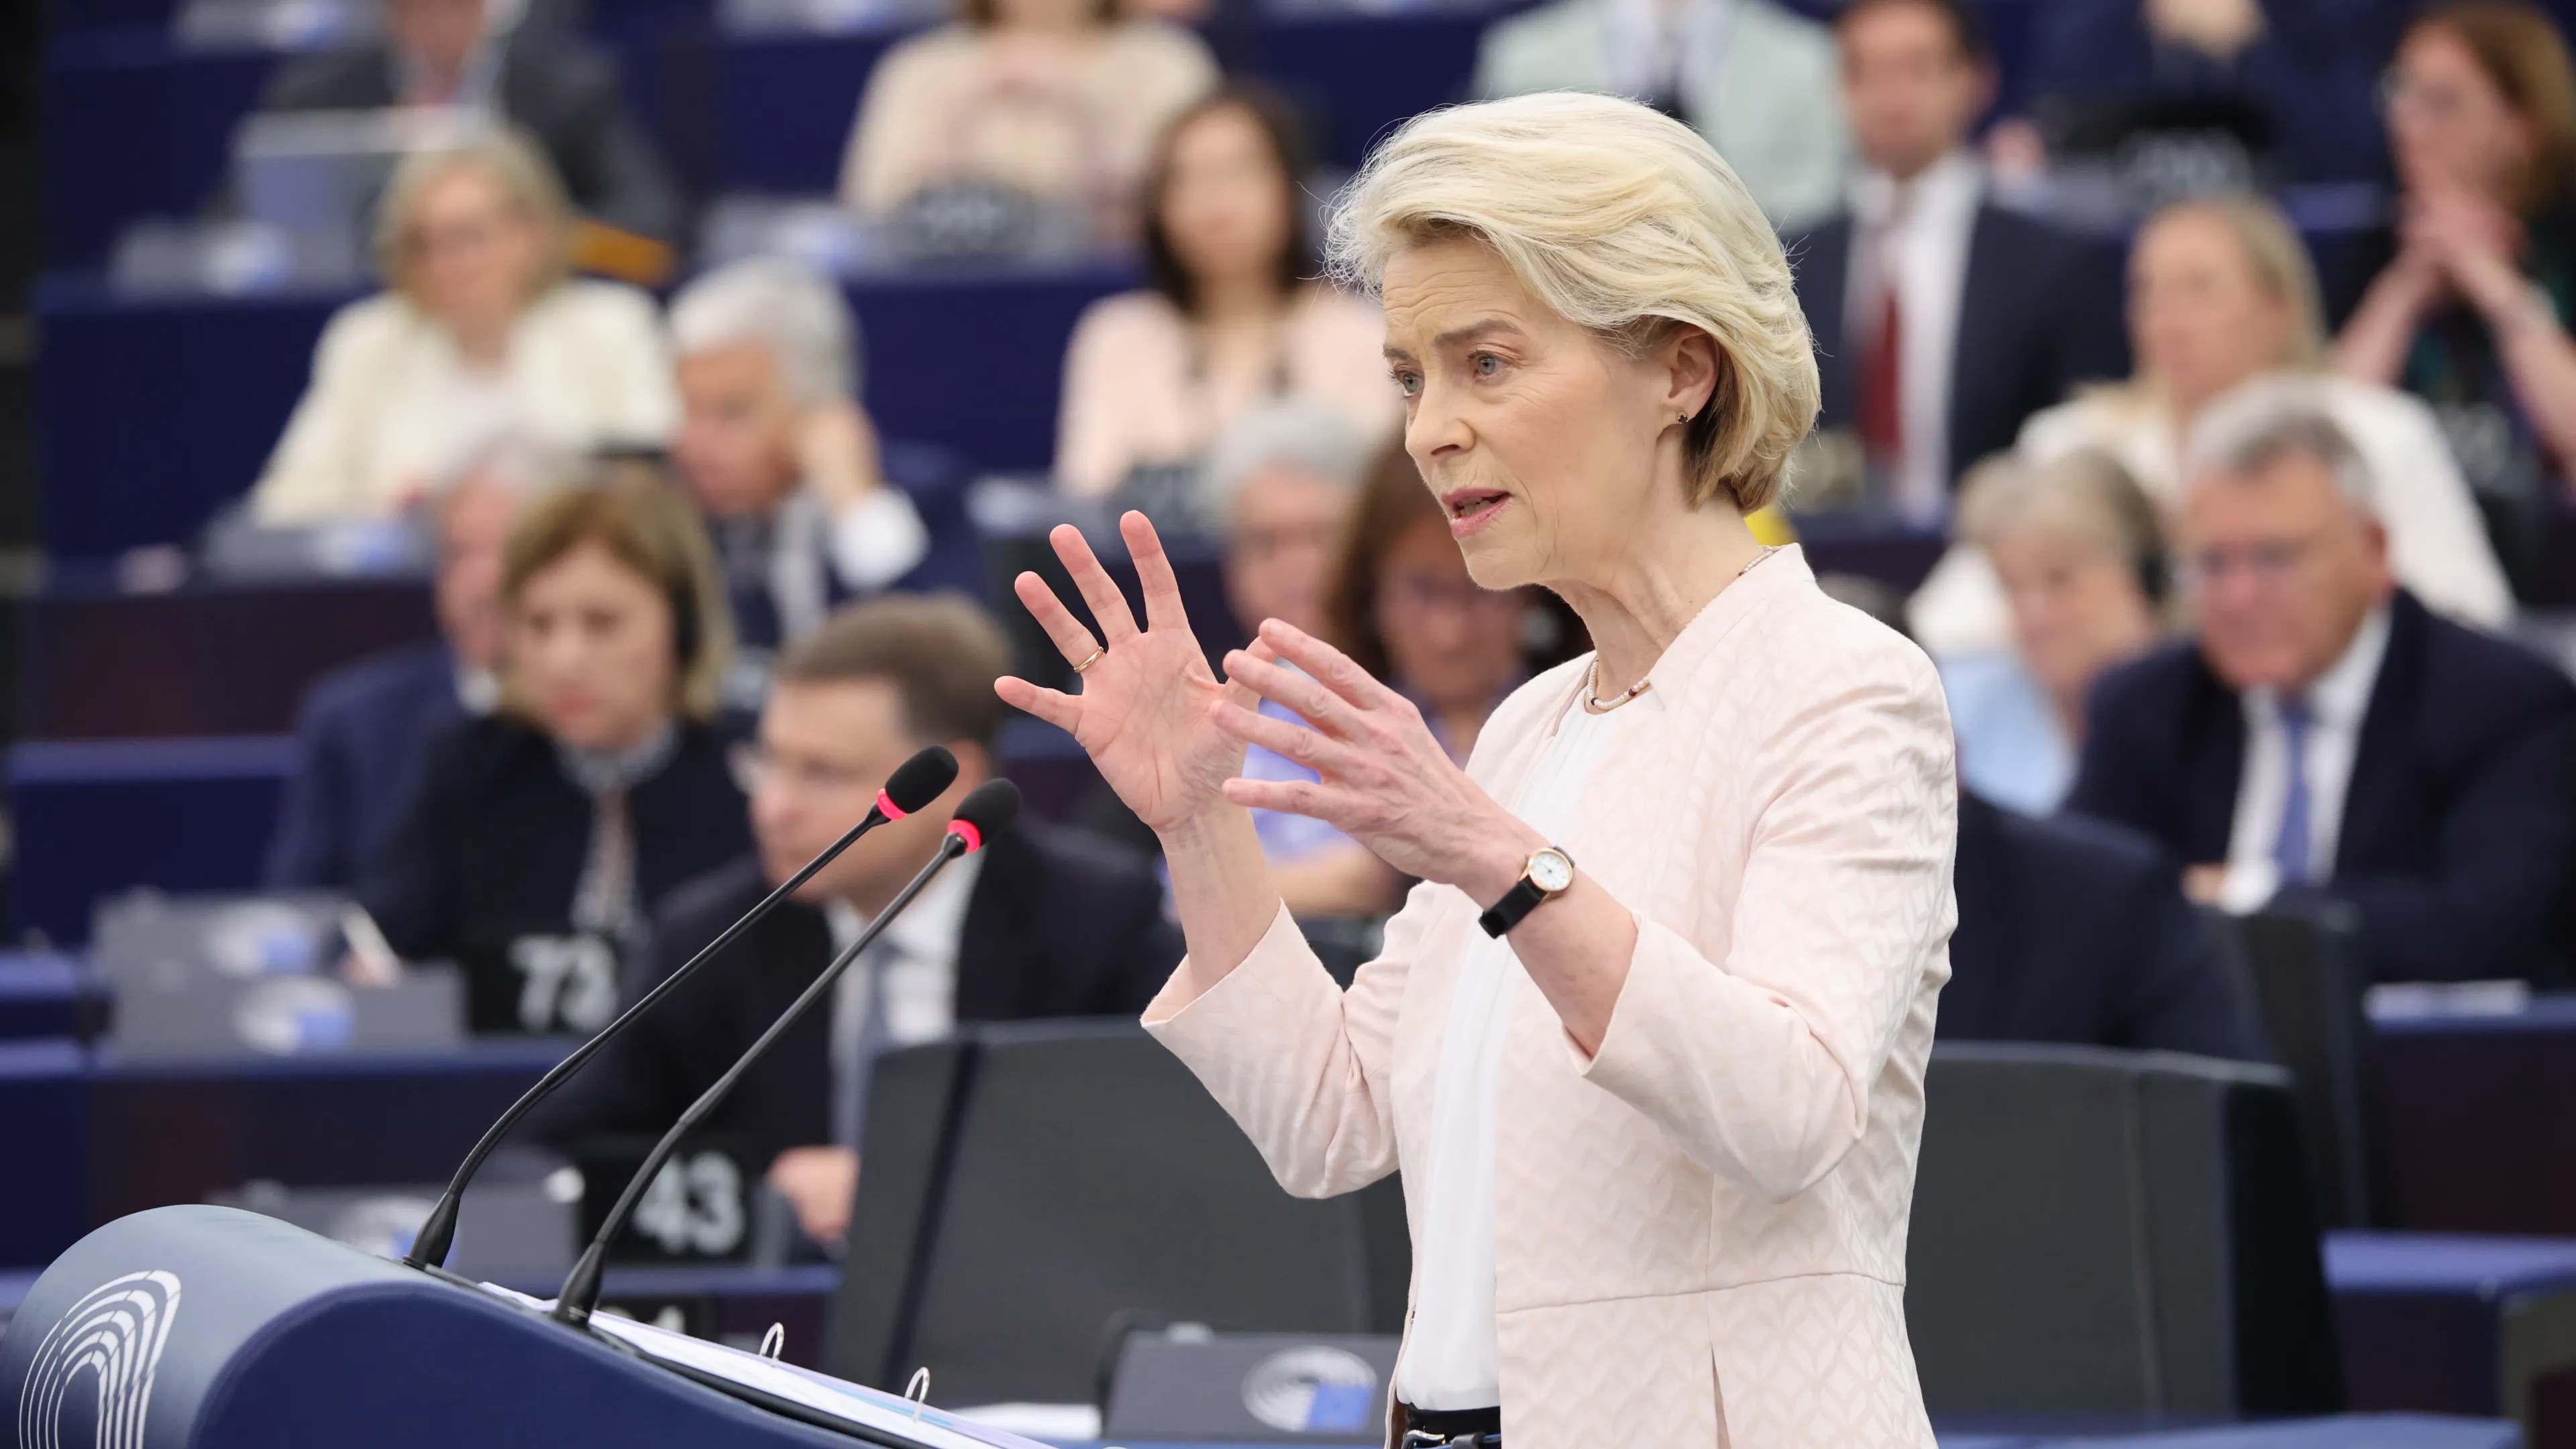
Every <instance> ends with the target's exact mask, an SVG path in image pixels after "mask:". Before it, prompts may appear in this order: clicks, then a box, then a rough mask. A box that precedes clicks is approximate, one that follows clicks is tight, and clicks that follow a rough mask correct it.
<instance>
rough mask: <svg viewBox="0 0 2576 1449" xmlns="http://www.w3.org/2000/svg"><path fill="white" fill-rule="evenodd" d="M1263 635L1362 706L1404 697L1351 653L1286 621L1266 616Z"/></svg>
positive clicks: (1287, 656)
mask: <svg viewBox="0 0 2576 1449" xmlns="http://www.w3.org/2000/svg"><path fill="white" fill-rule="evenodd" d="M1261 638H1262V640H1263V642H1265V643H1267V644H1269V645H1270V646H1271V648H1273V649H1275V650H1277V651H1278V654H1279V657H1280V658H1281V659H1284V660H1286V661H1287V662H1288V663H1290V664H1294V665H1296V666H1297V667H1298V668H1300V669H1302V670H1304V671H1306V673H1307V674H1308V675H1310V676H1312V677H1313V678H1314V679H1316V680H1318V681H1320V682H1321V683H1322V684H1323V685H1324V687H1325V688H1327V689H1330V690H1331V691H1332V692H1333V693H1335V694H1337V695H1340V696H1341V697H1342V698H1344V699H1346V700H1349V701H1350V702H1351V703H1353V704H1355V705H1358V706H1359V707H1360V708H1362V709H1375V708H1378V707H1380V706H1382V705H1385V704H1387V703H1389V702H1390V701H1394V700H1399V699H1402V698H1403V696H1402V695H1400V694H1397V693H1396V692H1395V691H1394V690H1392V689H1389V688H1387V687H1386V686H1385V685H1383V684H1380V683H1378V682H1377V680H1375V679H1373V678H1371V677H1370V676H1369V672H1368V671H1367V670H1365V669H1362V668H1360V666H1359V664H1358V662H1357V661H1356V660H1354V659H1352V658H1351V656H1349V655H1347V654H1344V653H1343V652H1342V651H1340V650H1339V649H1336V648H1334V647H1333V646H1332V645H1330V644H1327V643H1325V642H1324V641H1323V640H1321V639H1318V638H1316V637H1315V636H1314V635H1312V634H1309V633H1307V632H1306V631H1305V630H1303V629H1300V628H1298V627H1297V626H1296V625H1294V624H1291V623H1288V622H1286V621H1285V620H1281V619H1264V620H1263V621H1262V622H1261Z"/></svg>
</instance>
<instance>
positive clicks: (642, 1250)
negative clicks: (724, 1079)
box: [574, 1135, 764, 1263]
mask: <svg viewBox="0 0 2576 1449" xmlns="http://www.w3.org/2000/svg"><path fill="white" fill-rule="evenodd" d="M652 1146H653V1144H652V1143H651V1142H650V1141H648V1140H646V1139H644V1138H640V1137H639V1138H600V1139H597V1140H595V1141H591V1142H585V1143H583V1144H581V1146H580V1148H579V1150H578V1151H576V1152H575V1154H574V1160H575V1161H576V1162H577V1163H578V1164H579V1166H580V1168H581V1180H582V1194H581V1241H583V1242H588V1241H590V1239H591V1237H592V1236H593V1235H595V1234H597V1233H598V1231H599V1225H600V1224H601V1223H603V1222H605V1221H607V1219H608V1209H609V1207H610V1206H611V1205H612V1204H614V1203H615V1202H616V1201H617V1196H618V1194H619V1193H622V1192H624V1191H625V1190H626V1183H627V1180H628V1179H630V1178H632V1177H633V1176H634V1175H635V1172H636V1169H638V1168H640V1167H642V1166H643V1165H644V1155H645V1154H646V1153H647V1152H649V1151H651V1150H652ZM763 1160H764V1159H761V1158H759V1157H756V1156H754V1155H753V1154H751V1153H750V1152H749V1151H747V1150H746V1148H745V1145H744V1144H743V1143H741V1142H739V1141H737V1140H735V1139H733V1138H731V1137H727V1136H723V1135H709V1136H705V1137H692V1138H690V1139H688V1140H687V1141H685V1142H683V1143H681V1144H680V1150H679V1151H677V1152H674V1153H672V1154H671V1160H670V1161H668V1162H666V1163H663V1164H662V1170H661V1171H660V1172H658V1173H656V1174H655V1175H654V1177H653V1185H652V1186H650V1187H648V1188H646V1189H645V1190H644V1196H643V1199H642V1200H641V1201H639V1202H638V1203H637V1204H636V1205H635V1216H634V1218H633V1220H631V1221H630V1222H629V1223H628V1224H627V1225H626V1231H625V1232H623V1233H620V1234H619V1235H618V1237H617V1241H615V1242H614V1243H611V1244H610V1245H609V1250H608V1260H609V1261H610V1262H612V1263H740V1262H744V1261H747V1260H748V1259H749V1258H750V1257H751V1254H752V1238H753V1231H752V1229H753V1227H754V1221H753V1211H754V1198H755V1196H756V1194H757V1191H758V1189H759V1187H760V1181H761V1172H760V1167H759V1166H758V1165H757V1164H759V1163H761V1162H762V1161H763Z"/></svg>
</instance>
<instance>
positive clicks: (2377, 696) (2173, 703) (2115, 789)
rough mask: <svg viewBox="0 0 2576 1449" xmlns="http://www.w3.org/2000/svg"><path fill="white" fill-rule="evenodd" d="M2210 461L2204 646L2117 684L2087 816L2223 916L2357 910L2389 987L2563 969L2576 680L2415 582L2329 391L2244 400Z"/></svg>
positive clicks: (2572, 843)
mask: <svg viewBox="0 0 2576 1449" xmlns="http://www.w3.org/2000/svg"><path fill="white" fill-rule="evenodd" d="M2190 463H2191V471H2192V485H2191V487H2190V489H2189V491H2188V493H2187V495H2186V497H2185V498H2184V499H2183V503H2182V509H2181V525H2180V537H2181V540H2182V546H2183V547H2182V556H2183V558H2184V560H2185V561H2186V566H2187V568H2188V570H2189V572H2190V574H2191V576H2192V579H2193V591H2194V595H2195V599H2194V602H2195V605H2196V609H2197V615H2198V620H2199V624H2198V638H2197V639H2195V640H2193V641H2192V642H2190V643H2186V644H2182V645H2178V646H2175V647H2172V648H2169V649H2165V650H2160V651H2158V652H2156V653H2154V654H2151V655H2149V656H2147V657H2146V658H2144V659H2141V660H2139V661H2137V662H2136V663H2133V664H2129V665H2125V666H2122V667H2121V668H2119V669H2116V670H2114V671H2112V672H2111V673H2110V674H2108V675H2106V676H2104V678H2103V680H2102V682H2101V684H2100V685H2099V686H2097V687H2096V689H2095V690H2094V694H2093V700H2092V710H2091V717H2090V728H2089V730H2088V731H2087V733H2086V736H2085V740H2084V753H2083V762H2082V764H2081V766H2080V768H2079V769H2078V771H2077V776H2076V782H2075V787H2074V790H2073V792H2072V793H2071V794H2070V796H2069V797H2068V801H2067V806H2068V808H2069V809H2071V810H2075V811H2080V812H2083V813H2086V814H2092V815H2098V816H2102V817H2105V818H2108V819H2112V820H2117V821H2121V822H2123V823H2125V824H2128V825H2131V826H2133V827H2135V828H2137V829H2140V830H2143V831H2145V832H2147V833H2148V834H2150V835H2153V836H2154V837H2156V838H2157V839H2158V840H2160V841H2162V842H2163V843H2164V845H2165V846H2166V848H2167V849H2169V850H2171V851H2173V852H2174V853H2175V854H2176V855H2178V856H2180V857H2181V858H2182V859H2184V860H2186V861H2191V862H2195V863H2194V864H2193V865H2192V866H2191V867H2190V869H2189V874H2188V877H2187V880H2188V883H2189V887H2190V889H2191V891H2192V893H2193V895H2195V896H2196V897H2198V898H2200V899H2204V900H2210V901H2214V902H2216V903H2217V904H2219V905H2221V906H2223V907H2224V908H2226V909H2228V910H2232V911H2252V910H2264V909H2269V910H2286V911H2303V910H2314V909H2321V908H2323V907H2325V906H2328V905H2330V904H2332V905H2339V906H2344V907H2349V908H2350V909H2351V910H2353V911H2354V912H2355V913H2357V914H2358V916H2359V918H2360V940H2361V946H2362V950H2363V953H2364V956H2365V958H2366V960H2367V962H2368V964H2369V968H2370V972H2371V974H2372V976H2373V977H2375V978H2376V979H2378V980H2381V981H2411V980H2459V979H2484V978H2499V977H2522V978H2527V979H2530V980H2532V981H2534V982H2535V983H2538V984H2542V985H2558V984H2564V983H2565V981H2566V980H2567V967H2568V963H2569V950H2568V947H2569V942H2568V940H2567V923H2566V921H2565V920H2564V907H2565V904H2566V899H2567V888H2568V885H2569V872H2570V867H2571V863H2576V818H2571V816H2576V791H2571V789H2570V785H2571V783H2572V782H2571V781H2570V780H2569V778H2568V767H2569V763H2570V760H2569V756H2570V751H2571V749H2576V684H2571V683H2570V682H2569V680H2568V678H2567V676H2566V675H2565V674H2563V673H2562V672H2560V671H2559V670H2558V669H2557V668H2555V667H2553V666H2552V665H2550V664H2548V663H2547V662H2545V661H2543V660H2541V659H2539V658H2537V657H2535V656H2532V655H2529V654H2526V653H2525V652H2524V651H2523V650H2522V649H2521V648H2519V647H2518V646H2516V645H2514V644H2511V643H2508V642H2506V641H2503V640H2499V639H2495V638H2491V637H2489V636H2487V635H2485V634H2481V633H2478V632H2476V631H2473V630H2469V629H2464V628H2462V627H2460V626H2459V625H2456V624H2453V623H2451V622H2450V621H2448V620H2446V619H2443V618H2441V617H2440V616H2439V615H2436V614H2434V613H2433V612H2432V611H2430V610H2428V609H2426V608H2425V607H2424V606H2423V605H2422V604H2421V603H2419V602H2417V600H2416V598H2415V596H2414V595H2413V594H2411V593H2409V592H2407V591H2406V590H2405V589H2403V588H2401V587H2399V585H2398V584H2397V581H2396V579H2395V577H2394V571H2393V569H2392V568H2391V566H2390V562H2389V546H2388V534H2387V530H2386V529H2385V528H2384V527H2383V526H2382V525H2381V523H2380V521H2379V517H2378V515H2377V512H2376V508H2377V503H2376V498H2377V480H2376V479H2375V478H2374V476H2373V474H2372V473H2371V470H2370V468H2369V467H2368V465H2367V463H2366V462H2365V461H2364V459H2363V457H2362V454H2361V453H2360V451H2359V450H2358V449H2357V448H2356V447H2355V446H2354V444H2353V443H2352V442H2351V440H2350V439H2349V438H2348V437H2347V435H2346V433H2345V431H2344V429H2343V426H2342V424H2341V422H2340V421H2339V419H2338V416H2337V414H2336V412H2335V411H2334V410H2333V409H2332V408H2330V407H2327V406H2324V405H2321V404H2319V403H2318V402H2317V401H2316V400H2315V399H2313V398H2310V399H2298V398H2278V397H2255V398H2251V399H2246V400H2242V401H2231V403H2230V404H2228V405H2227V406H2226V407H2224V408H2223V409H2220V410H2218V411H2215V412H2213V414H2212V415H2211V416H2209V417H2207V418H2205V419H2204V420H2203V421H2202V422H2201V424H2200V426H2199V428H2198V429H2197V430H2196V432H2195V435H2194V438H2193V443H2192V448H2191V454H2190Z"/></svg>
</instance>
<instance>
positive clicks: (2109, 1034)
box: [1935, 791, 2260, 1058]
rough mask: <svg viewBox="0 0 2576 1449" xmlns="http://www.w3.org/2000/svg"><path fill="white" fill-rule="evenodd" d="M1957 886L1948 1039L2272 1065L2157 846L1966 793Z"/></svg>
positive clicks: (2092, 823)
mask: <svg viewBox="0 0 2576 1449" xmlns="http://www.w3.org/2000/svg"><path fill="white" fill-rule="evenodd" d="M1953 878H1954V880H1955V882H1956V888H1957V890H1958V894H1959V927H1958V930H1957V931H1956V933H1954V934H1953V935H1952V936H1951V937H1950V984H1949V985H1947V986H1944V987H1942V988H1941V1017H1940V1022H1939V1024H1938V1026H1937V1027H1936V1028H1935V1030H1936V1032H1937V1033H1938V1035H1939V1036H1940V1037H1941V1038H1942V1039H1943V1040H1945V1041H2053V1042H2074V1043H2078V1044H2081V1045H2088V1046H2113V1047H2126V1048H2129V1049H2131V1050H2134V1051H2177V1052H2195V1053H2198V1054H2199V1055H2201V1056H2210V1057H2239V1058H2252V1057H2255V1056H2258V1055H2260V1048H2259V1047H2258V1045H2257V1043H2256V1039H2255V1035H2254V1032H2253V1029H2252V1026H2251V1023H2250V1022H2249V1021H2248V1020H2247V1018H2246V1015H2245V1012H2244V1009H2243V1007H2242V1006H2241V1005H2240V1004H2239V1003H2238V1001H2237V1000H2236V994H2235V991H2234V989H2233V988H2232V987H2231V986H2230V985H2229V984H2228V980H2227V973H2226V969H2225V967H2224V966H2223V965H2222V964H2221V962H2220V960H2219V956H2218V950H2217V946H2216V944H2215V943H2214V942H2213V941H2211V939H2210V937H2209V933H2208V932H2207V930H2205V929H2204V928H2203V927H2202V925H2201V922H2200V917H2199V915H2198V913H2197V912H2195V911H2194V910H2193V909H2192V907H2191V903H2190V902H2189V901H2186V900H2184V899H2183V895H2182V884H2181V870H2180V868H2179V867H2178V866H2176V865H2175V863H2174V860H2173V858H2172V857H2171V856H2168V855H2166V854H2165V853H2164V852H2163V851H2161V850H2159V849H2157V848H2156V844H2155V842H2154V841H2151V840H2148V839H2146V838H2144V837H2143V836H2140V835H2137V834H2136V833H2134V832H2132V831H2128V830H2123V829H2121V828H2120V827H2119V826H2116V825H2113V824H2110V823H2109V822H2107V821H2100V820H2087V819H2084V818H2083V817H2081V816H2060V817H2058V818H2056V819H2053V820H2034V819H2032V818H2030V817H2029V816H2027V815H2019V814H2015V813H2014V812H2012V811H2010V810H2006V809H2003V808H2001V807H2000V806H1996V805H1993V804H1989V803H1988V802H1987V801H1985V800H1984V799H1982V798H1980V797H1978V796H1976V795H1972V794H1968V793H1967V792H1965V791H1962V792H1961V793H1960V796H1959V856H1958V864H1957V866H1956V868H1955V871H1954V876H1953Z"/></svg>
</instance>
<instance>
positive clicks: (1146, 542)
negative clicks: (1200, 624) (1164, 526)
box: [1118, 508, 1190, 630]
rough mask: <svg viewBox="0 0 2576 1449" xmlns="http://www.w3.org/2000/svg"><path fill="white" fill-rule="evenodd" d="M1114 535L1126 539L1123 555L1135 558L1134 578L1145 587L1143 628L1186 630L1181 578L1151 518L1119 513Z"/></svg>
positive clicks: (1135, 512)
mask: <svg viewBox="0 0 2576 1449" xmlns="http://www.w3.org/2000/svg"><path fill="white" fill-rule="evenodd" d="M1118 534H1119V536H1120V537H1121V538H1124V539H1126V540H1127V556H1128V557H1129V558H1132V559H1134V560H1135V561H1136V577H1137V580H1138V581H1139V582H1141V583H1142V584H1143V585H1144V586H1145V627H1146V628H1148V629H1181V630H1186V629H1188V628H1189V627H1190V615H1189V611H1188V610H1187V609H1186V608H1184V607H1182V605H1181V581H1180V580H1179V579H1178V578H1176V577H1174V576H1173V574H1172V560H1171V559H1170V557H1169V556H1167V555H1166V554H1164V552H1163V537H1162V535H1161V534H1158V533H1156V532H1155V531H1154V521H1153V520H1152V519H1150V518H1147V517H1146V516H1145V515H1144V514H1142V513H1138V512H1137V511H1135V510H1134V509H1132V508H1131V509H1129V510H1128V511H1127V512H1126V513H1125V514H1123V515H1122V516H1120V518H1119V520H1118Z"/></svg>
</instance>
